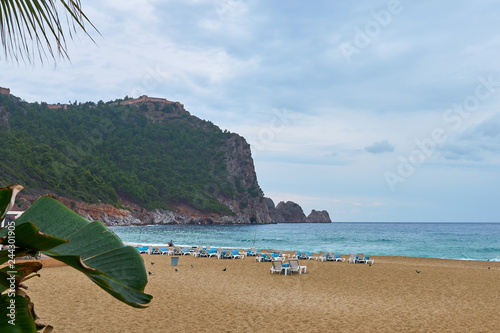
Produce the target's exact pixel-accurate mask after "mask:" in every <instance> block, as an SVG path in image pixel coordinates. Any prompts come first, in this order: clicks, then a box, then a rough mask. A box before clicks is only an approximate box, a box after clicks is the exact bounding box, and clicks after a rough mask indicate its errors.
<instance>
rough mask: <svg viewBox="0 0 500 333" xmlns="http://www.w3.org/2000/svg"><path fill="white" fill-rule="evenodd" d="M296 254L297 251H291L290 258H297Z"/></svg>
mask: <svg viewBox="0 0 500 333" xmlns="http://www.w3.org/2000/svg"><path fill="white" fill-rule="evenodd" d="M297 252H298V251H297V250H295V251H293V253H292V258H297V256H298V253H297Z"/></svg>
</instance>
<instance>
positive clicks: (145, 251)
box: [135, 246, 151, 254]
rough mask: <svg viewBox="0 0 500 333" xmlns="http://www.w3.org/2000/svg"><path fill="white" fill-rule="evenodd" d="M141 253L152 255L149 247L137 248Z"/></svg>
mask: <svg viewBox="0 0 500 333" xmlns="http://www.w3.org/2000/svg"><path fill="white" fill-rule="evenodd" d="M135 248H136V249H137V251H139V253H147V254H151V250H150V249H149V246H136V247H135Z"/></svg>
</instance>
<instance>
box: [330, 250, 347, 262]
mask: <svg viewBox="0 0 500 333" xmlns="http://www.w3.org/2000/svg"><path fill="white" fill-rule="evenodd" d="M326 260H327V261H345V258H342V257H341V256H340V254H333V252H328V253H327V255H326Z"/></svg>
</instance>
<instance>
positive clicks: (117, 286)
mask: <svg viewBox="0 0 500 333" xmlns="http://www.w3.org/2000/svg"><path fill="white" fill-rule="evenodd" d="M27 222H32V223H33V224H34V225H35V226H36V228H38V230H39V231H34V230H33V228H32V227H25V226H24V224H25V223H27ZM15 225H16V241H19V245H22V248H27V247H28V246H30V248H28V249H29V250H31V249H36V250H40V251H41V252H42V253H44V254H46V255H48V256H50V257H52V258H54V259H57V260H60V261H62V262H64V263H66V264H67V265H69V266H72V267H73V268H76V269H77V270H79V271H81V272H83V273H84V274H86V275H87V276H88V277H89V278H90V279H91V280H92V281H94V282H95V283H96V284H97V285H99V286H100V287H101V288H103V289H104V290H105V291H106V292H108V293H109V294H111V295H112V296H114V297H115V298H117V299H119V300H120V301H122V302H124V303H127V304H129V305H131V306H133V307H145V306H146V304H148V303H149V302H150V301H151V299H152V296H151V295H148V294H145V293H144V288H145V286H146V284H147V275H146V269H145V267H144V262H143V260H142V258H141V256H140V255H139V252H138V251H137V250H136V249H135V248H132V247H128V246H124V245H123V243H122V241H121V240H120V239H119V238H118V237H117V236H116V235H115V234H114V233H112V232H111V231H110V230H109V229H108V228H106V226H105V225H104V224H103V223H102V222H100V221H93V222H90V221H88V220H87V219H85V218H83V217H81V216H79V215H78V214H76V213H75V212H73V211H72V210H70V209H69V208H67V207H66V206H64V205H63V204H62V203H61V202H59V201H58V200H56V199H54V198H52V197H48V196H45V197H41V198H40V199H38V200H37V201H36V202H35V203H34V204H33V205H32V206H31V207H30V208H29V209H28V210H26V211H25V212H24V214H23V215H21V216H20V217H19V218H18V219H17V220H16V221H15ZM40 232H41V233H40ZM5 235H6V231H5V229H3V230H0V237H2V236H5ZM48 235H50V237H49V236H48ZM44 236H47V237H48V238H47V237H46V238H45V239H43V237H44ZM30 237H31V240H30V241H27V240H29V239H30ZM57 239H60V240H66V241H67V243H64V244H62V245H57V246H55V247H53V248H50V249H47V248H46V247H47V244H48V243H51V244H54V245H55V244H56V243H57ZM21 242H22V243H21ZM35 242H36V244H38V245H35ZM59 244H60V243H59ZM43 245H45V247H44V248H41V246H43ZM0 257H1V255H0Z"/></svg>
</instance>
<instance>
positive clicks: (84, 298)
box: [28, 255, 500, 333]
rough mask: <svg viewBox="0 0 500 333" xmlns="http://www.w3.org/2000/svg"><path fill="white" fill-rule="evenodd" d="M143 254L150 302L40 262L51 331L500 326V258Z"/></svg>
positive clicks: (35, 285)
mask: <svg viewBox="0 0 500 333" xmlns="http://www.w3.org/2000/svg"><path fill="white" fill-rule="evenodd" d="M143 258H144V261H145V265H146V269H147V270H148V271H150V272H151V275H150V276H149V282H148V285H147V287H146V292H147V293H149V294H152V295H153V296H154V298H153V301H152V302H151V304H150V306H149V307H148V308H146V309H135V308H132V307H129V306H127V305H125V304H123V303H121V302H119V301H117V300H116V299H114V298H113V297H111V296H110V295H108V294H107V293H106V292H104V291H102V290H101V289H100V288H99V287H98V286H97V285H95V284H94V283H93V282H92V281H90V280H89V279H88V278H87V277H86V276H84V275H83V274H82V273H80V272H78V271H76V270H74V269H72V268H70V267H67V266H55V267H52V268H46V269H42V270H41V271H40V273H41V275H42V276H41V278H34V279H31V280H30V281H28V285H29V287H30V289H29V291H28V294H29V295H30V296H31V298H32V300H33V301H34V303H35V309H36V311H37V313H38V315H39V316H40V317H41V319H42V320H43V321H44V322H45V323H46V324H51V325H52V326H54V332H99V333H102V332H105V333H113V332H117V333H118V332H120V333H123V332H500V316H499V315H498V314H499V313H500V262H476V261H458V260H442V259H427V258H404V257H373V256H372V257H371V258H372V259H375V263H374V264H373V265H372V266H369V265H365V264H349V263H347V260H346V262H318V261H314V260H310V261H305V260H301V265H306V266H307V274H301V275H299V274H293V275H289V276H284V275H278V274H270V273H269V268H270V267H271V264H270V263H259V262H256V261H255V259H254V258H253V257H247V258H245V259H224V260H217V259H216V258H194V257H191V256H182V257H180V258H179V265H178V266H177V267H171V266H170V258H171V257H169V256H166V255H163V256H162V255H143ZM151 262H154V264H153V265H152V264H151ZM191 265H193V266H194V267H191ZM175 268H177V272H176V271H175ZM224 268H226V271H223V269H224ZM488 268H489V269H488ZM417 270H418V271H420V273H417V272H416V271H417Z"/></svg>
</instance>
